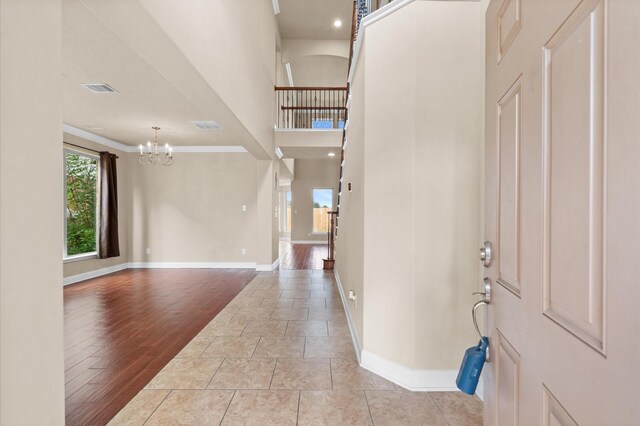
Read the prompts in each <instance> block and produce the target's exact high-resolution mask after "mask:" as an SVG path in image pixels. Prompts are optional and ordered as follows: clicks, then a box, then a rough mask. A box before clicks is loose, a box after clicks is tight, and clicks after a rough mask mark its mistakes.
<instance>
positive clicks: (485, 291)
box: [472, 277, 491, 304]
mask: <svg viewBox="0 0 640 426" xmlns="http://www.w3.org/2000/svg"><path fill="white" fill-rule="evenodd" d="M472 294H479V295H481V296H482V302H484V303H486V304H489V303H490V302H491V280H490V279H489V278H486V277H485V279H484V281H483V283H482V291H476V292H475V293H472Z"/></svg>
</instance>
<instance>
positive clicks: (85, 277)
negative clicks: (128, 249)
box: [62, 263, 129, 285]
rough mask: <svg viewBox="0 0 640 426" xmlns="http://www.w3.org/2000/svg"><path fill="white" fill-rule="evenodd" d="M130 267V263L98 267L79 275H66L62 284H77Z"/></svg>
mask: <svg viewBox="0 0 640 426" xmlns="http://www.w3.org/2000/svg"><path fill="white" fill-rule="evenodd" d="M128 267H129V264H128V263H121V264H119V265H113V266H109V267H107V268H101V269H96V270H94V271H89V272H84V273H82V274H78V275H71V276H70V277H65V278H64V279H63V280H62V285H69V284H75V283H78V282H80V281H84V280H88V279H91V278H96V277H100V276H102V275H107V274H112V273H114V272H118V271H122V270H124V269H127V268H128Z"/></svg>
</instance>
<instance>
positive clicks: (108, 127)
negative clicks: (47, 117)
mask: <svg viewBox="0 0 640 426" xmlns="http://www.w3.org/2000/svg"><path fill="white" fill-rule="evenodd" d="M62 46H63V51H62V67H63V76H62V87H63V121H64V123H65V124H68V125H71V126H73V127H76V128H79V129H82V130H86V131H89V132H91V133H94V134H97V135H99V136H103V137H106V138H108V139H112V140H114V141H118V142H121V143H124V144H127V145H139V144H144V143H146V141H148V140H150V139H151V137H152V130H151V127H152V126H159V127H160V128H161V130H160V132H159V134H158V140H159V142H160V143H161V144H163V143H170V144H172V145H189V146H202V145H238V140H239V138H238V137H237V134H235V133H234V132H233V130H232V128H233V126H234V125H237V124H236V123H231V122H230V121H229V120H228V117H225V121H226V122H222V120H221V117H219V116H211V115H209V114H206V113H203V111H202V110H201V109H199V108H198V107H197V106H196V105H194V103H192V102H191V101H190V100H189V99H188V98H187V97H186V96H185V95H184V94H183V92H182V91H181V90H179V89H178V88H177V87H175V86H174V85H173V84H171V83H170V82H169V81H168V80H167V79H166V78H164V77H163V76H162V75H161V74H160V73H159V72H158V71H157V70H156V69H155V68H154V67H153V66H151V65H150V64H149V63H148V62H147V61H145V59H143V57H141V56H140V55H139V54H138V53H137V52H136V51H134V50H133V49H132V48H131V47H130V46H129V45H128V44H127V43H126V42H125V41H124V40H123V39H122V38H120V37H119V35H118V34H116V33H114V32H113V31H112V30H111V29H110V28H109V27H108V26H107V25H106V24H105V23H104V22H103V21H102V20H100V19H99V18H98V17H96V16H95V15H94V14H93V13H92V11H91V10H89V9H88V8H87V7H86V6H85V5H84V4H83V3H82V2H80V1H78V0H65V1H63V31H62ZM193 72H194V73H195V70H194V71H193ZM194 75H195V74H194ZM186 77H188V76H185V78H186ZM192 80H193V78H192ZM83 83H107V84H109V85H110V86H112V87H113V88H114V89H116V90H117V91H118V93H106V94H96V93H93V92H91V91H89V90H88V89H86V88H85V87H83V86H82V84H83ZM195 120H213V121H218V122H219V124H220V125H221V126H222V130H199V129H197V128H195V127H194V126H193V125H192V124H191V121H195Z"/></svg>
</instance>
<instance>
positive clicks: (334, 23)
mask: <svg viewBox="0 0 640 426" xmlns="http://www.w3.org/2000/svg"><path fill="white" fill-rule="evenodd" d="M333 26H334V27H336V28H340V27H341V26H342V21H341V20H339V19H336V20H335V21H333Z"/></svg>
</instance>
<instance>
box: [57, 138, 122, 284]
mask: <svg viewBox="0 0 640 426" xmlns="http://www.w3.org/2000/svg"><path fill="white" fill-rule="evenodd" d="M63 140H64V142H69V143H72V144H75V145H80V146H83V147H86V148H89V149H94V150H96V151H109V152H111V153H114V154H116V155H118V157H120V158H119V159H118V166H117V167H118V238H119V242H120V256H118V257H112V258H109V259H97V258H93V259H86V260H79V261H73V262H67V263H65V264H64V268H63V269H64V276H65V277H69V276H73V275H78V274H82V273H85V272H90V271H94V270H96V269H102V268H108V267H110V266H115V265H120V264H122V263H127V262H128V261H129V220H128V219H129V210H130V208H131V194H130V193H129V188H130V185H129V162H128V161H127V155H128V154H126V153H124V152H122V151H119V150H116V149H113V148H109V147H106V146H104V145H100V144H97V143H95V142H91V141H88V140H86V139H84V138H80V137H78V136H74V135H70V134H68V133H64V134H63ZM65 148H68V149H72V150H77V151H81V152H82V150H81V149H78V148H77V147H73V146H67V145H65ZM89 153H90V154H95V153H93V152H89ZM60 214H62V207H61V209H60Z"/></svg>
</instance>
